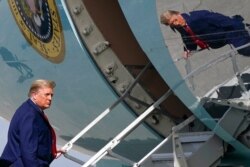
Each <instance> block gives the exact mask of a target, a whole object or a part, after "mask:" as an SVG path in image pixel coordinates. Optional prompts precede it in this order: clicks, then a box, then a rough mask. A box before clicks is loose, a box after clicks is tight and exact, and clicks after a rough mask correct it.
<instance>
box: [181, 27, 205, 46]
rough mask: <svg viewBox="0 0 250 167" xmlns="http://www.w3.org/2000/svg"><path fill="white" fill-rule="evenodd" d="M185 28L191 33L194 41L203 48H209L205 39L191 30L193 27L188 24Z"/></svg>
mask: <svg viewBox="0 0 250 167" xmlns="http://www.w3.org/2000/svg"><path fill="white" fill-rule="evenodd" d="M183 28H184V29H185V31H186V32H187V33H188V34H189V35H190V37H191V38H192V40H193V41H194V43H196V44H197V45H198V46H199V47H200V48H201V49H207V48H208V47H209V46H208V44H207V43H206V42H205V41H203V40H202V39H200V38H198V37H197V36H196V35H195V33H194V32H193V31H192V30H191V28H190V27H189V26H188V25H186V26H184V27H183Z"/></svg>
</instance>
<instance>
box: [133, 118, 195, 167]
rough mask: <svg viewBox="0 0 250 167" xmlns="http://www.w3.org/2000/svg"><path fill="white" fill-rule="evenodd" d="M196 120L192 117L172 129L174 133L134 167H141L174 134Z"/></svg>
mask: <svg viewBox="0 0 250 167" xmlns="http://www.w3.org/2000/svg"><path fill="white" fill-rule="evenodd" d="M194 120H195V116H194V115H192V116H190V117H189V118H188V119H186V120H185V121H184V122H182V123H180V124H179V125H177V126H174V127H173V128H172V133H170V134H169V135H168V136H167V137H166V138H165V139H164V140H163V141H162V142H160V143H159V144H158V145H157V146H156V147H155V148H154V149H152V150H151V151H150V152H149V153H148V154H147V155H145V156H144V157H143V158H142V159H141V160H140V161H138V162H137V163H134V165H133V167H139V166H140V165H141V164H142V163H143V162H144V161H146V160H147V159H148V158H149V157H150V156H151V155H152V154H154V153H155V152H156V151H158V150H159V149H160V148H161V147H162V146H163V145H164V144H165V143H167V142H168V141H169V140H170V139H171V137H172V136H173V134H174V133H175V132H177V131H179V130H181V129H182V128H184V127H185V126H187V125H188V124H189V123H191V122H193V121H194Z"/></svg>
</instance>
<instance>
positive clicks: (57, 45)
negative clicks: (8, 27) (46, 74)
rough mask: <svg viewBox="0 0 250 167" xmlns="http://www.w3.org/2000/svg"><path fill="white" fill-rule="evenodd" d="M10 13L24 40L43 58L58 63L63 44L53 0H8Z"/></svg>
mask: <svg viewBox="0 0 250 167" xmlns="http://www.w3.org/2000/svg"><path fill="white" fill-rule="evenodd" d="M8 2H9V5H10V8H11V11H12V14H13V16H14V18H15V20H16V22H17V24H18V26H19V29H20V30H21V32H22V34H23V35H24V37H25V38H26V40H27V41H28V42H29V43H30V44H31V45H32V46H33V48H35V49H36V50H37V51H38V52H39V53H40V54H41V55H42V56H43V57H44V58H46V59H47V60H49V61H51V62H53V63H60V62H62V61H63V59H64V52H65V44H64V36H63V31H62V25H61V21H60V17H59V14H58V11H57V8H56V4H55V1H54V0H8Z"/></svg>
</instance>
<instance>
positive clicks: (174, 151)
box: [133, 107, 249, 167]
mask: <svg viewBox="0 0 250 167" xmlns="http://www.w3.org/2000/svg"><path fill="white" fill-rule="evenodd" d="M248 115H249V114H248V112H246V110H241V109H237V108H233V107H230V108H229V109H228V110H227V111H226V112H225V114H224V115H223V116H222V117H221V119H219V120H218V122H217V124H218V125H219V126H221V127H222V128H224V129H225V130H227V131H228V132H230V134H231V135H232V136H234V137H235V138H237V137H238V136H239V135H240V134H242V132H243V131H244V130H245V129H246V128H247V127H248V124H249V121H248ZM191 121H193V120H186V121H185V122H184V126H185V125H187V124H188V123H191ZM232 122H233V125H234V126H232ZM184 126H183V125H182V124H180V125H178V126H177V127H174V128H173V132H172V134H171V136H170V138H166V139H165V140H164V141H163V142H162V143H160V144H159V145H158V146H157V147H156V148H155V149H154V150H152V151H151V152H150V153H149V154H148V155H147V156H145V157H144V158H143V159H142V160H141V161H139V162H137V163H135V164H134V165H133V167H139V166H141V167H163V166H165V167H200V166H203V167H216V166H219V165H220V162H221V158H223V156H224V154H225V152H226V151H227V150H228V144H226V143H225V142H224V141H223V140H222V139H220V138H219V137H218V136H217V135H216V134H215V133H213V132H212V131H203V132H181V131H180V132H179V130H181V128H183V127H184ZM171 146H172V147H171Z"/></svg>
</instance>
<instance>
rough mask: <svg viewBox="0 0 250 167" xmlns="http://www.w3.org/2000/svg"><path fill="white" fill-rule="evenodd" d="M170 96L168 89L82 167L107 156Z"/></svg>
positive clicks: (87, 166) (86, 166)
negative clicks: (109, 151)
mask: <svg viewBox="0 0 250 167" xmlns="http://www.w3.org/2000/svg"><path fill="white" fill-rule="evenodd" d="M171 94H172V90H171V89H169V90H168V91H167V92H166V93H164V95H162V96H161V97H160V98H159V99H158V100H157V101H156V102H155V103H154V104H153V105H151V106H150V107H149V108H148V109H147V110H146V111H144V112H143V113H142V114H141V115H140V116H139V117H137V118H136V119H135V120H134V121H133V122H132V123H131V124H130V125H128V126H127V127H126V128H125V129H124V130H123V131H121V132H120V133H119V134H118V135H117V136H116V137H115V138H114V139H112V140H111V141H110V142H109V143H108V144H106V145H105V146H104V147H103V148H102V149H101V150H99V151H98V152H97V153H96V154H95V155H94V156H93V157H91V158H90V159H89V160H88V161H87V162H86V163H85V164H84V165H82V167H89V166H91V165H94V164H96V163H97V162H98V161H99V160H100V159H102V158H103V157H104V156H105V155H107V154H108V150H112V149H113V148H114V147H116V146H117V145H118V144H119V143H120V141H121V140H122V139H123V138H125V137H126V136H127V135H128V134H129V133H130V132H131V131H133V130H134V129H135V128H136V127H137V126H138V125H139V124H140V123H141V122H142V121H143V120H144V119H145V118H146V117H147V116H148V115H149V114H151V113H152V112H153V111H154V109H155V108H156V107H158V106H159V105H160V104H161V103H162V102H163V101H164V100H166V98H168V97H169V96H170V95H171Z"/></svg>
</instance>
